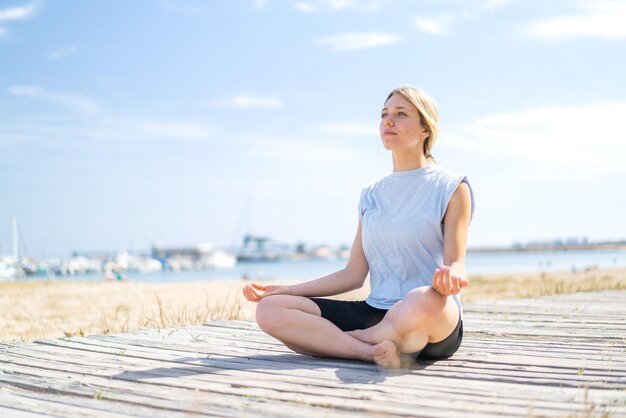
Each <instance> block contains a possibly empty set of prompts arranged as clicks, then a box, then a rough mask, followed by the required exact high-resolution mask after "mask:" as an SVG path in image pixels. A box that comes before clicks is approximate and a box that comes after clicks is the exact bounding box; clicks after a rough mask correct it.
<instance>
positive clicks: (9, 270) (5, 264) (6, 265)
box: [0, 216, 19, 281]
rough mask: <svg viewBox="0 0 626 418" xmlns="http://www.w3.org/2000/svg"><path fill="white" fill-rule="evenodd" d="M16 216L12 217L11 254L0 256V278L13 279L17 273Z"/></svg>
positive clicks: (3, 279) (4, 279)
mask: <svg viewBox="0 0 626 418" xmlns="http://www.w3.org/2000/svg"><path fill="white" fill-rule="evenodd" d="M18 264H19V254H18V241H17V218H16V217H15V216H14V217H13V256H12V257H11V256H0V280H2V281H7V280H15V278H16V277H17V275H18V271H19V270H18Z"/></svg>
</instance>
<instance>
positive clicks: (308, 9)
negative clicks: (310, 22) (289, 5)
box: [293, 1, 321, 13]
mask: <svg viewBox="0 0 626 418" xmlns="http://www.w3.org/2000/svg"><path fill="white" fill-rule="evenodd" d="M293 7H294V9H296V10H297V11H299V12H302V13H320V12H321V10H320V8H319V7H318V6H316V5H315V4H313V3H309V2H305V1H299V2H296V3H295V4H294V5H293Z"/></svg>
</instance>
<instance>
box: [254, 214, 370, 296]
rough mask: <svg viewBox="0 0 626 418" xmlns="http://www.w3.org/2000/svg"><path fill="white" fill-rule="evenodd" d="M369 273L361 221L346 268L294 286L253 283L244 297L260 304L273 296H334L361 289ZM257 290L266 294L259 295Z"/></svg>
mask: <svg viewBox="0 0 626 418" xmlns="http://www.w3.org/2000/svg"><path fill="white" fill-rule="evenodd" d="M368 272H369V266H368V264H367V260H366V259H365V253H364V252H363V244H362V242H361V220H360V219H359V226H358V228H357V231H356V237H355V238H354V243H353V244H352V249H351V250H350V258H349V259H348V263H347V264H346V267H345V268H343V269H342V270H339V271H336V272H334V273H331V274H329V275H327V276H324V277H321V278H319V279H316V280H311V281H308V282H304V283H299V284H296V285H292V286H261V285H258V284H255V283H253V284H252V285H248V286H246V287H245V288H244V296H245V297H246V299H248V300H249V301H252V302H258V301H259V300H261V299H262V298H264V297H265V296H271V295H277V294H282V295H285V294H287V295H294V296H307V297H318V296H332V295H338V294H340V293H344V292H348V291H350V290H355V289H360V288H361V287H363V283H365V278H366V276H367V273H368ZM256 290H260V291H263V292H265V293H263V294H259V293H257V292H256Z"/></svg>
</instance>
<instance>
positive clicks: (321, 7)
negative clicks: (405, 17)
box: [294, 0, 380, 13]
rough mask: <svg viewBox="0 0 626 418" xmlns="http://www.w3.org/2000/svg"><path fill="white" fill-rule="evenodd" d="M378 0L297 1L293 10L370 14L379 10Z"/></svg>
mask: <svg viewBox="0 0 626 418" xmlns="http://www.w3.org/2000/svg"><path fill="white" fill-rule="evenodd" d="M379 5H380V1H379V0H310V1H297V2H296V3H294V8H295V9H296V10H298V11H300V12H303V13H321V12H325V11H329V12H340V11H355V12H366V13H371V12H375V11H377V10H378V9H379Z"/></svg>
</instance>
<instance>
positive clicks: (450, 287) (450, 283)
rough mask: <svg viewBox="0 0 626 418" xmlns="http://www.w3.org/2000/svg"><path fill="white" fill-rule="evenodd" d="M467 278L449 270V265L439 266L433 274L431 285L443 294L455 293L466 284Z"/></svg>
mask: <svg viewBox="0 0 626 418" xmlns="http://www.w3.org/2000/svg"><path fill="white" fill-rule="evenodd" d="M468 284H469V282H468V281H467V279H465V278H462V277H459V276H457V275H455V274H453V273H451V272H450V267H448V266H441V267H439V268H438V269H437V270H435V273H434V274H433V283H432V287H433V288H434V289H435V290H436V291H437V292H438V293H440V294H441V295H443V296H450V295H457V294H459V292H460V291H461V288H463V287H465V286H467V285H468Z"/></svg>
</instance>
